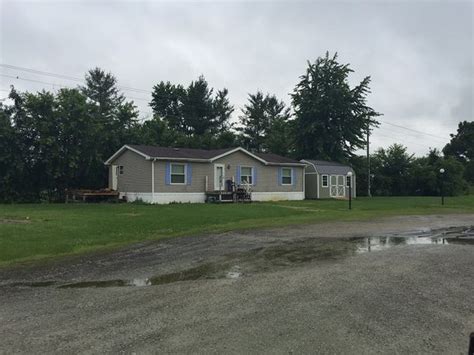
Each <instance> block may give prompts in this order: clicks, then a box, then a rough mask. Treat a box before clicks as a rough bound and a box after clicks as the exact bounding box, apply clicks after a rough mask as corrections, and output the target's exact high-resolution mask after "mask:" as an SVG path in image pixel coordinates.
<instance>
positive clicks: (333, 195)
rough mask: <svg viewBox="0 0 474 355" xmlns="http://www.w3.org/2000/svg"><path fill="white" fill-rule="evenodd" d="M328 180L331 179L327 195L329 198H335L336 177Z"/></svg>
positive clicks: (332, 176)
mask: <svg viewBox="0 0 474 355" xmlns="http://www.w3.org/2000/svg"><path fill="white" fill-rule="evenodd" d="M330 179H331V184H330V191H329V195H330V196H331V197H337V176H336V175H331V176H330Z"/></svg>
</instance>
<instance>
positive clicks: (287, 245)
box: [4, 227, 474, 289]
mask: <svg viewBox="0 0 474 355" xmlns="http://www.w3.org/2000/svg"><path fill="white" fill-rule="evenodd" d="M433 244H436V245H441V246H442V245H449V244H463V245H464V244H469V245H474V228H473V227H462V228H459V227H458V228H447V229H443V230H438V231H430V230H420V231H417V232H412V233H406V234H397V235H393V236H384V237H356V238H349V239H339V238H309V239H299V240H294V241H286V242H282V243H281V244H278V245H274V246H268V247H259V248H255V249H252V250H247V251H245V252H242V253H239V254H232V255H228V256H227V257H226V259H224V261H222V260H221V261H220V262H218V261H214V262H209V263H205V264H201V265H198V266H195V267H191V268H188V269H184V270H181V271H178V272H172V273H168V274H161V275H157V276H152V277H148V278H134V279H130V280H122V279H116V280H98V281H81V282H74V283H64V282H57V281H39V282H29V283H28V282H23V283H21V282H20V283H11V284H8V285H4V286H9V287H12V286H13V287H57V288H62V289H64V288H102V287H148V286H156V285H164V284H169V283H174V282H180V281H192V280H200V279H238V278H240V277H242V276H243V275H244V272H243V271H242V270H245V273H246V274H247V273H255V272H264V271H266V270H272V269H275V268H278V267H288V266H292V265H298V264H302V263H307V262H312V261H314V262H317V261H321V262H324V261H328V260H337V259H340V258H345V257H348V256H353V255H357V254H361V253H368V252H376V251H382V250H386V249H389V248H394V247H402V246H416V245H433ZM237 263H238V264H239V265H240V266H239V265H237Z"/></svg>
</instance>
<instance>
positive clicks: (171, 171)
mask: <svg viewBox="0 0 474 355" xmlns="http://www.w3.org/2000/svg"><path fill="white" fill-rule="evenodd" d="M173 165H183V166H184V182H172V181H171V177H172V175H173ZM174 175H181V174H174ZM187 183H188V164H186V163H172V162H170V185H178V186H179V185H181V186H182V185H186V184H187Z"/></svg>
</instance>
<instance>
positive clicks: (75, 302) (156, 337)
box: [0, 215, 474, 354]
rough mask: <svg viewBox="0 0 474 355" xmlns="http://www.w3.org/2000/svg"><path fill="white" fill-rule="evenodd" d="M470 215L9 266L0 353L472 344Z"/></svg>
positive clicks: (2, 289) (2, 280) (455, 348)
mask: <svg viewBox="0 0 474 355" xmlns="http://www.w3.org/2000/svg"><path fill="white" fill-rule="evenodd" d="M472 225H474V215H449V216H422V217H421V216H419V217H418V216H412V217H396V218H388V219H381V220H375V221H366V222H345V223H339V224H335V223H330V224H329V223H328V224H316V225H305V226H299V227H297V228H295V227H292V228H281V229H274V230H262V231H251V232H232V233H226V234H219V235H209V236H194V237H184V238H178V239H170V240H167V241H164V242H161V243H143V244H140V245H134V246H131V247H127V248H125V249H122V250H119V251H116V252H113V253H103V254H100V253H98V254H95V255H88V256H83V257H76V258H70V259H67V260H61V261H58V262H54V263H49V264H45V265H42V266H36V267H32V266H21V267H15V268H9V269H3V270H0V352H4V353H12V352H27V353H45V352H47V353H65V352H75V353H76V352H86V353H87V352H93V353H97V352H117V351H119V352H126V353H133V352H135V353H149V352H160V353H163V352H165V353H223V352H225V353H289V352H290V353H291V352H294V353H315V352H320V353H341V354H342V353H344V354H346V353H381V352H383V353H430V354H432V353H454V354H455V353H459V354H465V353H466V352H467V346H468V336H469V333H470V332H472V331H474V302H473V295H474V245H473V244H472V242H473V238H474V235H473V233H474V232H473V231H472V230H471V227H470V226H472ZM457 226H464V227H465V228H448V227H457ZM420 236H421V237H420Z"/></svg>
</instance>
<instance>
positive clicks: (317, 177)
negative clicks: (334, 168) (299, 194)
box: [316, 174, 319, 198]
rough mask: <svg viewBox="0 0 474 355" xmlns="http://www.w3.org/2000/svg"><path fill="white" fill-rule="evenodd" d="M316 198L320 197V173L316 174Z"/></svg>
mask: <svg viewBox="0 0 474 355" xmlns="http://www.w3.org/2000/svg"><path fill="white" fill-rule="evenodd" d="M316 198H319V174H317V175H316Z"/></svg>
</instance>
